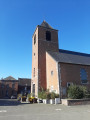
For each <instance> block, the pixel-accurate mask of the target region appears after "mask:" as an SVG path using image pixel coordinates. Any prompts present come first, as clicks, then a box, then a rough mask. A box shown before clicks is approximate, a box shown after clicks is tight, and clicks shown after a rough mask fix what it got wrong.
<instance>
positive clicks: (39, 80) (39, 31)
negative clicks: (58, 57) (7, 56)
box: [31, 26, 58, 95]
mask: <svg viewBox="0 0 90 120" xmlns="http://www.w3.org/2000/svg"><path fill="white" fill-rule="evenodd" d="M47 30H48V31H50V32H51V41H46V31H47ZM35 34H36V44H35V45H34V44H33V45H32V46H33V49H32V85H31V86H33V83H34V84H35V95H37V93H38V89H40V88H44V89H46V86H47V84H46V51H47V50H51V51H58V31H57V30H53V29H47V28H45V27H41V26H37V28H36V30H35V32H34V35H33V41H34V36H35ZM33 41H32V43H34V42H33ZM34 53H35V56H34ZM34 68H35V73H36V74H35V77H33V76H34V72H33V71H34ZM31 89H32V87H31ZM31 91H32V90H31Z"/></svg>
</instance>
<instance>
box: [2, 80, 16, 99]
mask: <svg viewBox="0 0 90 120" xmlns="http://www.w3.org/2000/svg"><path fill="white" fill-rule="evenodd" d="M0 83H1V84H0V98H5V97H9V98H10V97H11V96H12V95H17V92H18V82H12V81H3V82H2V81H0ZM13 83H14V88H13V87H12V85H13ZM2 84H3V87H2ZM7 85H8V87H7ZM6 91H7V92H8V95H7V96H6Z"/></svg>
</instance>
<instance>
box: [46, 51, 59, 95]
mask: <svg viewBox="0 0 90 120" xmlns="http://www.w3.org/2000/svg"><path fill="white" fill-rule="evenodd" d="M46 76H47V89H49V91H50V92H52V91H54V92H56V93H59V79H58V63H57V62H56V61H55V60H54V59H52V57H51V56H50V55H49V54H48V53H46Z"/></svg>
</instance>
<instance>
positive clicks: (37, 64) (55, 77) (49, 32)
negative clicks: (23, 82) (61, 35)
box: [31, 21, 90, 97]
mask: <svg viewBox="0 0 90 120" xmlns="http://www.w3.org/2000/svg"><path fill="white" fill-rule="evenodd" d="M58 46H59V45H58V30H56V29H53V28H52V27H51V26H50V25H49V24H48V23H47V22H45V21H43V23H42V24H41V25H38V26H37V27H36V30H35V32H34V34H33V37H32V79H31V92H32V93H33V94H34V95H35V96H36V97H38V91H39V90H40V89H41V88H43V89H49V91H54V92H55V93H59V94H60V96H61V97H66V93H67V88H68V86H70V85H72V84H77V85H84V86H87V87H88V88H90V55H89V54H84V53H78V52H73V51H67V50H62V49H59V47H58Z"/></svg>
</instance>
